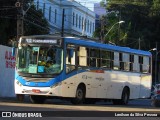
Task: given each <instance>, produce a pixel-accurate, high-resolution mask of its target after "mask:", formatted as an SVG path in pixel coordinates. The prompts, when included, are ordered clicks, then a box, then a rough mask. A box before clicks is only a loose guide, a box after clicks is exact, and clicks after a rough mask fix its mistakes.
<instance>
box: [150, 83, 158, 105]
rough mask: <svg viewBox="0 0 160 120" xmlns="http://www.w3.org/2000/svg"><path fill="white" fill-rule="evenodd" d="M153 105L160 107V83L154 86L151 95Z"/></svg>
mask: <svg viewBox="0 0 160 120" xmlns="http://www.w3.org/2000/svg"><path fill="white" fill-rule="evenodd" d="M151 105H152V106H154V107H160V84H156V85H155V86H154V90H153V92H152V96H151Z"/></svg>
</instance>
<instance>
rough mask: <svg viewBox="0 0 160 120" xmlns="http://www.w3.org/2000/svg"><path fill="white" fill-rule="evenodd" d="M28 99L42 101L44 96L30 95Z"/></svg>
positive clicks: (36, 101) (35, 101) (33, 101)
mask: <svg viewBox="0 0 160 120" xmlns="http://www.w3.org/2000/svg"><path fill="white" fill-rule="evenodd" d="M30 100H31V102H32V103H39V104H41V103H44V102H45V100H46V98H45V97H44V96H38V95H30Z"/></svg>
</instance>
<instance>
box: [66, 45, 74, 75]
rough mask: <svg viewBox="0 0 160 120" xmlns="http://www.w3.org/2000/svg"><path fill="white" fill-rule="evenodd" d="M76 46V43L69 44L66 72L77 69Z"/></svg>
mask: <svg viewBox="0 0 160 120" xmlns="http://www.w3.org/2000/svg"><path fill="white" fill-rule="evenodd" d="M75 50H76V47H75V46H74V45H70V44H68V46H67V51H66V73H69V72H71V71H73V70H75V69H76V67H75V66H76V60H75V58H76V57H75V56H76V54H75V53H76V52H75Z"/></svg>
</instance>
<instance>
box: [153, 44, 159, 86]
mask: <svg viewBox="0 0 160 120" xmlns="http://www.w3.org/2000/svg"><path fill="white" fill-rule="evenodd" d="M157 57H158V46H157V42H156V56H155V81H154V82H155V85H156V83H157Z"/></svg>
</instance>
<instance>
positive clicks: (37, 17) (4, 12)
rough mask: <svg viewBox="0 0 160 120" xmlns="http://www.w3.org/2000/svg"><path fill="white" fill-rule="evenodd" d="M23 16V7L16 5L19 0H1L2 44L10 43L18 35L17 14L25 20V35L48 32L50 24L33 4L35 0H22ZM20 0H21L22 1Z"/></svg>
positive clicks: (0, 31)
mask: <svg viewBox="0 0 160 120" xmlns="http://www.w3.org/2000/svg"><path fill="white" fill-rule="evenodd" d="M22 1H23V10H24V13H25V11H26V13H25V14H24V16H23V13H22V11H21V9H19V8H17V7H16V6H15V3H16V2H17V0H0V28H1V29H0V44H3V45H8V42H9V40H10V39H12V40H13V39H16V36H17V14H20V15H21V16H22V18H23V21H24V35H35V34H48V33H49V24H48V22H47V20H46V19H45V18H44V16H43V14H42V11H41V10H37V9H36V7H35V6H34V5H31V3H32V2H33V0H30V1H28V0H22ZM22 1H21V0H20V2H22Z"/></svg>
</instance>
